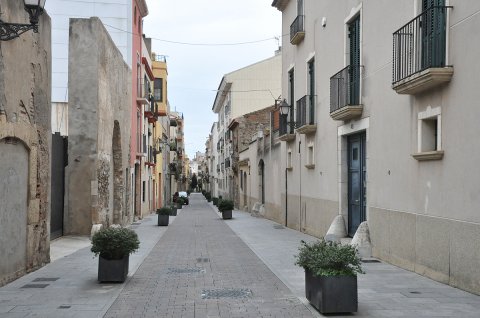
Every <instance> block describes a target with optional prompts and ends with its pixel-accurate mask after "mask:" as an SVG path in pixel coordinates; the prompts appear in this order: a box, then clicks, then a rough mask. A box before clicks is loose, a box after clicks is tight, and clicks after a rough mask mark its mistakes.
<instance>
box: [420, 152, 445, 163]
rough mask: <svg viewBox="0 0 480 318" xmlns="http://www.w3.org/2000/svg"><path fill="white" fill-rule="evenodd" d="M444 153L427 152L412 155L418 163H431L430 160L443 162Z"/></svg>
mask: <svg viewBox="0 0 480 318" xmlns="http://www.w3.org/2000/svg"><path fill="white" fill-rule="evenodd" d="M443 154H444V151H443V150H436V151H425V152H418V153H414V154H412V157H413V158H415V159H416V160H418V161H429V160H441V159H442V158H443Z"/></svg>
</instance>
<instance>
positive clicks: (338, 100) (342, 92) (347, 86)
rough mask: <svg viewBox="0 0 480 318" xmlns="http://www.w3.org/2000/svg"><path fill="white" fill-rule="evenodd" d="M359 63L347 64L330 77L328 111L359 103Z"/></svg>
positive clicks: (360, 67)
mask: <svg viewBox="0 0 480 318" xmlns="http://www.w3.org/2000/svg"><path fill="white" fill-rule="evenodd" d="M361 69H362V66H361V65H349V66H347V67H345V68H344V69H342V70H341V71H340V72H338V73H336V74H335V75H333V76H332V77H330V112H331V113H333V112H334V111H336V110H338V109H340V108H342V107H345V106H349V105H358V104H359V103H360V81H361Z"/></svg>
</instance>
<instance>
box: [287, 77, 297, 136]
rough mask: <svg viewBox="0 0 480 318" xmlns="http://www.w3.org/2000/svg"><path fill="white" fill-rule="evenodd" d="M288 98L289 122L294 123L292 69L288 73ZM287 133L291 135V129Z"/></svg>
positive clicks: (293, 81) (293, 79)
mask: <svg viewBox="0 0 480 318" xmlns="http://www.w3.org/2000/svg"><path fill="white" fill-rule="evenodd" d="M288 98H289V103H288V104H289V105H290V106H291V107H292V108H290V113H289V116H290V119H289V121H290V122H292V121H294V119H293V114H294V113H295V109H293V107H295V71H294V69H293V68H292V69H291V70H290V71H289V72H288ZM289 133H293V127H290V131H289Z"/></svg>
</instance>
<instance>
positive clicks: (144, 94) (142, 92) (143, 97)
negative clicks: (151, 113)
mask: <svg viewBox="0 0 480 318" xmlns="http://www.w3.org/2000/svg"><path fill="white" fill-rule="evenodd" d="M150 94H151V89H150V82H149V81H145V80H142V79H141V78H139V79H138V80H137V104H140V105H148V104H150Z"/></svg>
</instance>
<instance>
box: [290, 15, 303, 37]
mask: <svg viewBox="0 0 480 318" xmlns="http://www.w3.org/2000/svg"><path fill="white" fill-rule="evenodd" d="M304 18H305V16H303V15H299V16H297V18H296V19H295V20H294V21H293V23H292V24H291V25H290V41H292V39H293V38H294V37H295V35H297V33H299V32H305V27H304Z"/></svg>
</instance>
